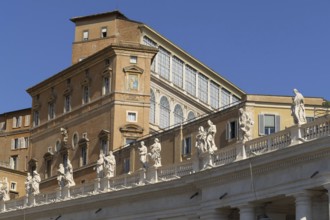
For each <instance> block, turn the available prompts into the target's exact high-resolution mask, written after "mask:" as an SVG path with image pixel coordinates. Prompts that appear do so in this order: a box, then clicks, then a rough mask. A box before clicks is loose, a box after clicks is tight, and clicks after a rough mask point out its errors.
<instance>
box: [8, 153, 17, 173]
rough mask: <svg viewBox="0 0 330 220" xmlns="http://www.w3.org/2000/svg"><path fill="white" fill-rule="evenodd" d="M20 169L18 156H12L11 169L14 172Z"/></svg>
mask: <svg viewBox="0 0 330 220" xmlns="http://www.w3.org/2000/svg"><path fill="white" fill-rule="evenodd" d="M17 167H18V156H17V155H16V156H11V157H10V168H11V169H13V170H17Z"/></svg>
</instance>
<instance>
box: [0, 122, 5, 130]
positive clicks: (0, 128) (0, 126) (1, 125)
mask: <svg viewBox="0 0 330 220" xmlns="http://www.w3.org/2000/svg"><path fill="white" fill-rule="evenodd" d="M3 130H5V122H1V123H0V131H3Z"/></svg>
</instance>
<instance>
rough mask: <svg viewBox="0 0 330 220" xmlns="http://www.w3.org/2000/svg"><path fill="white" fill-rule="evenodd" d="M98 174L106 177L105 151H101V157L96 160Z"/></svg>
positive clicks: (100, 176)
mask: <svg viewBox="0 0 330 220" xmlns="http://www.w3.org/2000/svg"><path fill="white" fill-rule="evenodd" d="M95 169H96V176H97V178H103V177H104V153H103V152H101V153H100V155H99V159H98V160H97V161H96V167H95Z"/></svg>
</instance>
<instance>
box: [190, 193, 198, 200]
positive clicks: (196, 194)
mask: <svg viewBox="0 0 330 220" xmlns="http://www.w3.org/2000/svg"><path fill="white" fill-rule="evenodd" d="M198 194H199V193H198V192H196V193H195V194H194V195H192V196H190V199H192V198H194V197H196V196H198Z"/></svg>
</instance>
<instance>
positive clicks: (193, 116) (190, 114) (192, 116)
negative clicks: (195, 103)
mask: <svg viewBox="0 0 330 220" xmlns="http://www.w3.org/2000/svg"><path fill="white" fill-rule="evenodd" d="M194 118H195V114H194V113H193V112H191V111H190V112H189V113H188V117H187V120H188V121H190V120H193V119H194Z"/></svg>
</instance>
